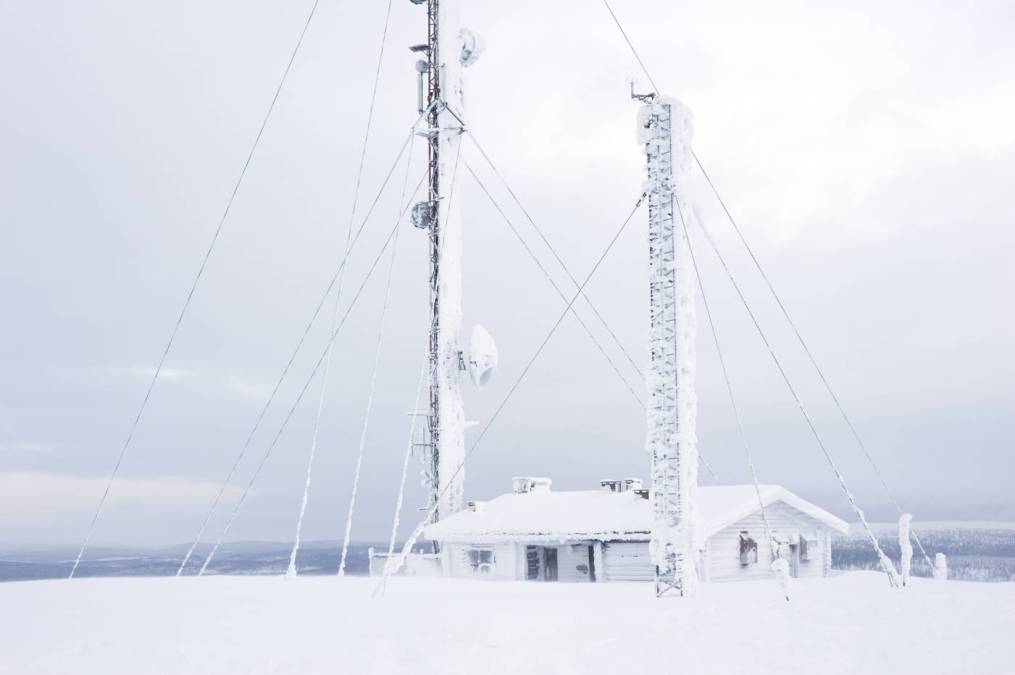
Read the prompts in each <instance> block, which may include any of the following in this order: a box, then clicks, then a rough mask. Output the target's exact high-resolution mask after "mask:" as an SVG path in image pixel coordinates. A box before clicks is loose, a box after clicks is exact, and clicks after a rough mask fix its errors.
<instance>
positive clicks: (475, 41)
mask: <svg viewBox="0 0 1015 675" xmlns="http://www.w3.org/2000/svg"><path fill="white" fill-rule="evenodd" d="M458 37H459V38H460V39H461V40H462V53H461V54H460V55H459V60H460V61H461V62H462V65H463V66H465V67H466V68H468V67H469V66H471V65H472V64H473V63H475V62H476V61H478V60H479V57H480V55H481V54H482V53H483V47H484V45H483V38H481V37H479V36H478V35H476V34H475V33H473V32H472V31H471V30H469V29H468V28H463V29H462V30H460V31H458Z"/></svg>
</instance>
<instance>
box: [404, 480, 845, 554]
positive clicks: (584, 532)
mask: <svg viewBox="0 0 1015 675" xmlns="http://www.w3.org/2000/svg"><path fill="white" fill-rule="evenodd" d="M761 496H762V501H763V503H764V505H765V506H769V505H771V504H774V503H775V502H784V503H786V504H789V505H790V506H792V507H794V508H797V509H799V510H801V511H803V512H804V513H806V514H808V515H810V516H812V517H814V518H816V519H817V520H820V521H821V522H824V523H826V524H827V525H828V526H829V527H831V528H833V529H835V530H838V531H840V532H846V531H847V530H848V526H847V525H846V523H845V522H843V521H841V520H839V519H838V518H836V517H835V516H833V515H832V514H830V513H828V512H827V511H825V510H824V509H821V508H819V507H817V506H815V505H814V504H811V503H810V502H808V501H806V500H804V499H802V498H801V497H798V496H796V495H795V494H793V493H792V492H790V491H789V490H786V489H785V488H783V487H780V486H778V485H762V486H761ZM757 510H758V495H757V493H756V492H755V490H754V486H753V485H721V486H701V487H699V488H698V516H699V519H700V525H701V527H700V536H702V537H704V538H708V537H710V536H712V535H713V534H715V533H716V532H718V531H719V530H721V529H722V528H724V527H726V526H728V525H732V524H733V523H735V522H737V521H738V520H740V519H742V518H745V517H747V516H749V515H751V514H752V513H755V512H756V511H757ZM651 530H652V505H651V503H650V502H649V500H647V499H643V498H641V497H639V496H638V495H636V494H635V493H633V492H630V491H628V492H607V491H604V490H574V491H561V492H555V491H551V490H544V491H534V492H529V493H523V494H515V493H508V494H504V495H501V496H499V497H497V498H496V499H492V500H490V501H488V502H485V503H483V505H482V507H481V508H480V509H478V510H477V511H475V512H472V511H462V512H460V513H457V514H455V515H453V516H450V517H448V518H446V519H444V520H441V521H440V522H439V523H436V524H434V525H430V526H428V527H427V528H426V529H425V530H424V536H425V537H426V538H428V539H439V540H442V541H470V542H477V543H479V542H483V541H502V540H504V538H505V537H507V538H512V537H524V538H525V539H531V540H546V541H561V540H568V539H574V538H589V539H642V540H643V539H647V538H648V535H649V533H650V532H651Z"/></svg>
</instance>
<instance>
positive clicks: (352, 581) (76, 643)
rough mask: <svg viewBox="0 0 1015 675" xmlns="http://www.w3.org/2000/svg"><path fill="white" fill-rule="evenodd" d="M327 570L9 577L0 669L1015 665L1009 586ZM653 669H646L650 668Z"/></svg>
mask: <svg viewBox="0 0 1015 675" xmlns="http://www.w3.org/2000/svg"><path fill="white" fill-rule="evenodd" d="M374 587H375V584H374V582H372V581H371V580H369V579H365V578H347V579H344V580H339V579H336V578H332V577H304V578H299V579H292V580H287V579H284V578H279V577H206V578H200V579H198V578H193V577H191V578H180V579H177V578H120V579H80V580H74V581H66V580H61V581H33V582H18V583H7V584H0V672H2V673H16V674H18V675H28V674H30V673H103V674H112V673H130V674H132V675H135V674H141V673H159V674H160V675H168V674H170V673H329V674H334V673H350V674H357V675H358V674H360V673H385V674H386V673H434V674H436V673H440V674H442V675H444V674H458V673H462V674H465V673H470V674H473V673H539V674H544V673H554V674H556V673H581V674H588V673H645V672H653V673H660V674H661V673H679V674H680V675H692V674H696V673H702V674H705V673H707V674H708V675H724V674H726V673H745V674H750V675H764V674H767V673H773V674H775V673H777V674H778V675H793V674H795V673H807V674H808V675H814V674H816V673H820V674H821V675H832V674H835V673H843V674H845V673H849V674H851V675H855V674H858V673H878V674H879V675H880V674H883V673H891V674H893V675H897V674H900V673H921V674H924V675H926V674H928V673H942V674H948V675H959V674H962V673H970V674H973V673H975V674H976V675H1001V674H1011V673H1015V659H1013V658H1012V657H1011V654H1010V652H1011V638H1012V636H1013V635H1015V584H1010V583H1002V584H977V583H970V582H934V581H930V580H924V579H916V580H914V581H913V585H912V586H911V587H910V588H909V589H906V590H904V591H899V592H893V591H891V590H890V589H888V587H887V585H886V582H885V580H884V578H883V577H882V576H880V575H879V574H876V573H872V572H854V573H847V574H843V575H841V576H838V577H835V578H832V579H826V580H812V581H807V582H798V583H797V584H796V586H795V593H794V597H793V602H791V603H786V602H785V601H784V600H783V599H782V598H781V597H780V595H779V592H778V588H777V586H776V584H775V583H774V582H741V583H731V584H711V585H704V586H703V587H702V589H701V592H700V595H699V596H698V597H697V598H695V599H693V600H681V599H677V598H673V599H667V600H661V601H657V600H655V599H653V598H652V597H651V589H650V588H649V587H648V586H646V585H628V584H599V585H577V584H536V583H497V582H474V581H458V580H444V579H394V580H392V582H391V583H389V585H388V589H387V592H386V593H385V595H384V596H383V597H377V598H371V597H370V595H371V592H372V591H373V589H374ZM649 669H652V670H649Z"/></svg>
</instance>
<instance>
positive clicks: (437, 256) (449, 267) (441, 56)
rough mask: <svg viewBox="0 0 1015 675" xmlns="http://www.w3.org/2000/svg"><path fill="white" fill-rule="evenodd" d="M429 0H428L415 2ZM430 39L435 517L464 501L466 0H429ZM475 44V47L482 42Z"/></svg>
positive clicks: (426, 61) (431, 474)
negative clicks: (459, 176) (461, 6)
mask: <svg viewBox="0 0 1015 675" xmlns="http://www.w3.org/2000/svg"><path fill="white" fill-rule="evenodd" d="M412 1H413V2H414V3H415V4H422V3H423V2H424V0H412ZM425 1H426V9H427V42H426V44H421V45H416V46H414V47H412V48H411V49H412V50H413V51H415V52H419V53H420V55H421V56H422V58H421V59H420V60H419V61H418V62H417V64H416V69H417V71H418V72H419V77H420V101H419V111H420V113H422V114H423V115H424V120H425V121H426V128H425V129H423V130H422V131H420V132H419V133H420V135H421V136H423V137H424V138H425V139H426V142H427V158H428V170H427V186H428V192H427V199H426V201H422V202H419V203H418V204H416V205H415V206H414V208H413V214H412V215H413V222H414V224H415V225H416V226H417V227H419V228H421V229H425V230H427V232H428V235H429V243H430V281H429V283H430V334H429V345H430V346H429V357H430V386H429V399H430V410H429V414H428V416H427V431H428V442H427V444H426V445H427V452H428V476H427V481H428V482H429V488H430V504H429V506H430V507H431V508H434V509H435V510H434V515H433V518H434V520H437V519H439V518H443V517H447V516H449V515H451V514H453V513H455V512H457V511H460V510H461V509H462V506H463V499H464V496H463V493H464V484H465V469H464V460H465V411H464V408H463V405H462V393H461V388H460V383H461V372H462V371H463V370H465V369H466V364H465V356H464V355H463V348H462V340H461V331H462V218H461V210H460V208H459V206H458V203H457V202H458V201H459V200H457V199H455V198H454V186H455V178H456V173H457V169H458V160H459V153H460V144H461V139H462V134H463V133H464V131H465V123H464V121H463V118H462V114H463V105H462V66H463V64H465V65H467V64H468V63H470V61H469V58H470V57H471V56H472V53H471V52H470V51H469V44H468V41H467V40H466V41H465V43H464V46H463V34H466V35H467V32H464V31H461V29H460V27H459V14H458V0H425ZM474 46H475V45H473V47H474Z"/></svg>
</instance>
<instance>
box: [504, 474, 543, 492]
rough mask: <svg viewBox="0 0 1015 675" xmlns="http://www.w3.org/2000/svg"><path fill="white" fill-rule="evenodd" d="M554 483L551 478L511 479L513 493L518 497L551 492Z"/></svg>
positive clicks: (518, 477)
mask: <svg viewBox="0 0 1015 675" xmlns="http://www.w3.org/2000/svg"><path fill="white" fill-rule="evenodd" d="M552 483H553V481H552V480H550V479H549V478H540V477H538V476H515V477H514V478H512V479H511V491H512V492H514V493H515V494H516V495H523V494H525V493H527V492H549V491H550V485H551V484H552Z"/></svg>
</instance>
